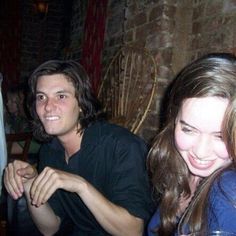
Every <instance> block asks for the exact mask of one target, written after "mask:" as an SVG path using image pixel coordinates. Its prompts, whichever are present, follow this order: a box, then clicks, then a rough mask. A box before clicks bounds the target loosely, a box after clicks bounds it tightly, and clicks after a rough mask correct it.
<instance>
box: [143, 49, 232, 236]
mask: <svg viewBox="0 0 236 236" xmlns="http://www.w3.org/2000/svg"><path fill="white" fill-rule="evenodd" d="M235 93H236V57H235V56H234V55H231V54H227V53H212V54H208V55H206V56H203V57H201V58H200V59H197V60H195V61H193V62H192V63H190V64H189V65H187V66H186V67H185V68H183V70H181V71H180V73H179V74H178V75H177V76H176V78H175V79H174V81H173V83H172V84H171V86H170V89H169V90H168V93H167V96H168V98H169V100H168V106H167V109H166V111H165V117H166V119H165V122H164V124H163V126H162V128H161V131H160V132H159V133H158V135H157V137H156V138H155V141H154V143H153V146H152V148H151V150H150V152H149V155H148V163H147V165H148V168H149V171H150V174H151V180H152V183H153V186H154V189H155V192H156V199H157V203H158V205H157V210H156V212H155V214H154V215H153V217H152V218H151V221H150V222H149V225H148V235H149V236H154V235H160V236H170V235H188V234H191V233H197V232H199V234H198V235H204V236H205V235H211V234H210V233H211V232H215V231H225V232H230V233H235V234H236V224H235V222H236V194H235V193H236V169H235V152H231V151H230V148H229V147H228V146H233V147H235V140H232V141H231V144H230V145H226V142H225V139H223V133H224V132H223V131H224V129H223V124H224V117H225V114H228V113H227V112H226V110H227V107H228V106H229V104H230V103H231V102H232V99H233V96H234V95H235ZM229 118H230V120H231V121H234V120H233V119H235V115H234V117H233V115H230V117H229ZM234 128H235V127H230V128H228V132H229V133H227V134H228V136H227V137H228V140H230V139H231V136H230V135H231V134H232V132H234V131H235V129H234ZM229 134H230V135H229ZM232 142H233V143H232Z"/></svg>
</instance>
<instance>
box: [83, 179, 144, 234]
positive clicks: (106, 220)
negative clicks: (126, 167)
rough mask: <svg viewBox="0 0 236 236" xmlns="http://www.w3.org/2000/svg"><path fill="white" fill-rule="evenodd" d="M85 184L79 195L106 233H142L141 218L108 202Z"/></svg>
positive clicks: (90, 186)
mask: <svg viewBox="0 0 236 236" xmlns="http://www.w3.org/2000/svg"><path fill="white" fill-rule="evenodd" d="M85 185H86V187H85V188H84V189H83V190H82V191H81V192H80V193H79V196H80V197H81V198H82V200H83V201H84V203H85V204H86V206H87V207H88V208H89V209H90V211H91V212H92V213H93V215H94V217H95V218H96V219H97V221H98V222H99V223H100V225H101V226H102V227H103V228H104V229H105V230H106V231H107V232H108V233H110V234H111V235H116V236H120V235H127V236H141V235H143V229H144V223H143V220H142V219H140V218H137V217H135V216H133V215H131V214H130V213H129V212H128V211H127V210H126V209H124V208H122V207H120V206H117V205H115V204H113V203H112V202H110V201H109V200H108V199H106V198H105V197H104V196H103V195H102V194H101V193H100V192H99V191H97V190H96V189H95V188H94V187H93V186H92V185H90V184H89V183H86V184H85Z"/></svg>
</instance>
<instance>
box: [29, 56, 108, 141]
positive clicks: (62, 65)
mask: <svg viewBox="0 0 236 236" xmlns="http://www.w3.org/2000/svg"><path fill="white" fill-rule="evenodd" d="M55 74H60V75H63V76H64V77H65V78H66V79H68V81H70V82H72V84H73V86H74V88H75V97H76V99H77V101H78V105H79V107H80V108H81V111H82V112H80V114H79V117H78V124H80V130H78V132H83V130H84V129H85V128H87V127H88V126H89V125H90V124H91V123H93V122H94V121H96V120H98V119H103V118H105V115H104V113H103V112H102V106H101V104H100V102H99V101H98V99H97V98H96V96H95V95H94V93H93V92H92V89H91V84H90V81H89V77H88V75H87V73H86V71H85V70H84V68H83V67H82V66H81V65H80V64H79V63H77V62H75V61H73V60H68V61H60V60H50V61H47V62H45V63H43V64H41V65H40V66H39V67H38V68H36V69H35V71H34V72H33V73H32V75H31V76H30V78H29V88H30V91H29V96H28V108H29V110H30V114H31V116H32V118H33V126H34V128H33V131H34V136H35V137H36V138H37V139H38V140H40V141H48V140H50V139H51V138H52V137H53V136H51V135H48V134H47V133H46V132H45V130H44V127H43V125H42V123H41V121H40V119H39V117H38V115H37V113H36V87H37V81H38V79H39V78H40V77H41V76H45V75H55ZM48 79H50V77H49V78H48Z"/></svg>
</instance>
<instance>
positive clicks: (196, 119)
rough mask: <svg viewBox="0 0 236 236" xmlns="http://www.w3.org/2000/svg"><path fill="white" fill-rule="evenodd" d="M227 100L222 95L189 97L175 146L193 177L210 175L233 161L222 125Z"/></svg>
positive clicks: (182, 107)
mask: <svg viewBox="0 0 236 236" xmlns="http://www.w3.org/2000/svg"><path fill="white" fill-rule="evenodd" d="M227 105H228V100H227V99H223V98H220V97H204V98H189V99H186V100H185V101H184V102H183V104H182V106H181V109H180V111H179V114H178V117H177V119H176V125H175V145H176V148H177V150H178V151H179V153H180V155H181V156H182V158H183V159H184V161H185V163H186V164H187V166H188V168H189V171H190V172H191V173H192V175H193V176H199V177H207V176H209V175H211V174H212V173H213V172H214V171H215V170H217V169H219V168H220V167H223V166H225V165H228V164H229V163H230V162H231V160H230V158H229V154H228V152H227V150H226V145H225V143H224V142H223V140H222V132H221V126H222V121H223V118H224V114H225V110H226V107H227Z"/></svg>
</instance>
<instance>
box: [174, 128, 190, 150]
mask: <svg viewBox="0 0 236 236" xmlns="http://www.w3.org/2000/svg"><path fill="white" fill-rule="evenodd" d="M193 143H194V137H191V136H190V135H187V134H185V133H184V132H183V131H182V130H178V129H176V131H175V145H176V148H177V149H178V150H179V151H183V150H188V149H190V148H191V147H192V145H193Z"/></svg>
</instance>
